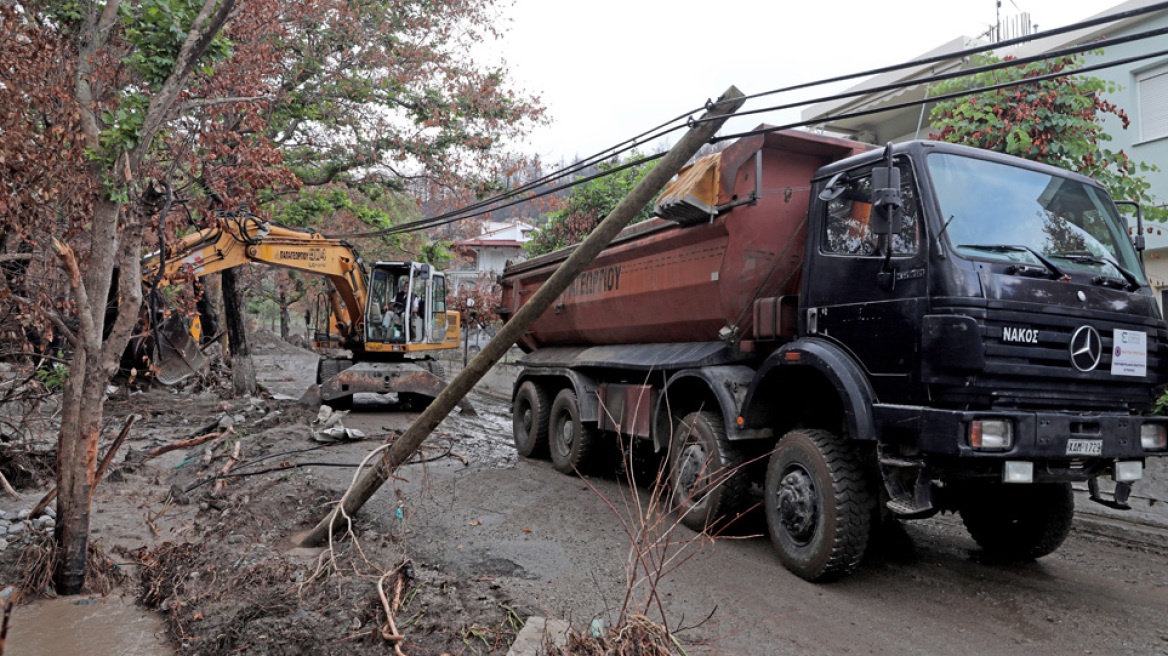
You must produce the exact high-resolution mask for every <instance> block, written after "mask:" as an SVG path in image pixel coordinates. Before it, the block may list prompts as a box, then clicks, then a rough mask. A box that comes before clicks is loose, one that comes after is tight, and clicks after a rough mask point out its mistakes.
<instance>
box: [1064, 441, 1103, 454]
mask: <svg viewBox="0 0 1168 656" xmlns="http://www.w3.org/2000/svg"><path fill="white" fill-rule="evenodd" d="M1067 455H1068V456H1101V455H1103V440H1067Z"/></svg>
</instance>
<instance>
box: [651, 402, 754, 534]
mask: <svg viewBox="0 0 1168 656" xmlns="http://www.w3.org/2000/svg"><path fill="white" fill-rule="evenodd" d="M669 486H670V490H671V493H672V499H673V507H674V508H676V509H677V512H678V515H679V516H680V517H681V523H682V524H685V525H686V526H688V527H690V528H691V529H693V530H695V531H705V530H706V529H709V528H713V527H715V526H719V527H725V525H726V522H725V521H720V520H723V518H726V519H729V520H733V519H734V514H735V513H737V512H738V511H739V510H740V509H741V508H742V507H743V506H744V505H745V501H746V497H747V495H748V494H749V492H750V479H749V477H748V476H747V473H746V467H745V458H744V457H743V456H742V454H741V452H739V451H738V449H736V448H734V446H733V445H731V444H730V440H728V439H726V428H725V426H723V424H722V415H721V414H719V413H717V412H711V411H703V412H694V413H690V414H689V415H686V416H685V417H683V418H682V420H681V421H680V422H679V423H678V425H677V428H676V429H675V431H674V435H673V443H672V445H671V446H670V449H669Z"/></svg>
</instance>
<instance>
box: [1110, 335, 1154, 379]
mask: <svg viewBox="0 0 1168 656" xmlns="http://www.w3.org/2000/svg"><path fill="white" fill-rule="evenodd" d="M1147 344H1148V335H1147V333H1143V332H1140V331H1138V330H1118V329H1117V330H1115V331H1114V332H1113V337H1112V339H1111V347H1112V350H1111V375H1112V376H1139V377H1141V378H1142V377H1144V376H1146V375H1148V346H1147Z"/></svg>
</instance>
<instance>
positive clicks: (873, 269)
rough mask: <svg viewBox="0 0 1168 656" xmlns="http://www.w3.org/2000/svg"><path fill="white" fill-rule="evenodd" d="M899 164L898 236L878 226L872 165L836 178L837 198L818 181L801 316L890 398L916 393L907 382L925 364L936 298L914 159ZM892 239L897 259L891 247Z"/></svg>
mask: <svg viewBox="0 0 1168 656" xmlns="http://www.w3.org/2000/svg"><path fill="white" fill-rule="evenodd" d="M896 166H897V168H898V169H900V178H901V180H900V190H901V200H902V206H901V209H900V210H898V211H897V212H896V213H895V214H894V216H893V219H892V228H893V229H892V234H891V235H890V236H891V240H889V239H888V236H889V235H887V228H885V229H884V233H885V234H884V236H883V237H882V236H881V234H879V233H878V231H877V230H876V229H875V228H874V226H875V225H877V224H879V223H880V222H881V221H880V220H879V219H878V217H877V216H876V211H877V210H875V209H874V208H873V205H872V203H873V184H872V182H873V179H872V178H873V176H872V169H873V166H872V165H868V166H865V167H861V168H858V169H855V170H852V171H848V172H847V173H845V174H844V175H843V177H841V178H839V179H833V181H832V182H834V183H835V184H837V185H843V186H844V188H843V190H842V193H838V195H836V197H835V198H831V199H824V198H820V197H819V196H820V195H821V194H820V192H821V191H822V190H823V189H824V187H825V184H826V183H823V182H821V183H820V184H818V185H816V188H815V190H814V193H813V194H812V204H811V212H812V216H811V217H810V218H811V228H812V229H811V230H810V231H809V234H808V246H807V254H808V255H809V257H807V258H806V260H805V262H806V263H807V267H806V275H805V276H804V279H803V293H802V299H803V303H802V305H803V308H804V310H803V316H802V317H800V319H801V322H802V323H803V328H804V330H803V334H806V335H815V336H819V337H823V338H826V339H829V340H831V341H833V342H836V343H838V344H839V345H841V346H842V347H844V348H845V349H847V350H848V351H850V352H851V353H852V354H853V355H854V356H855V358H856V359H857V360H858V361H859V363H860V364H861V365H862V366H863V367H864V369H865V370H866V371H867V372H868V374H869V375H870V376H871V377H872V383H873V386H874V387H875V388H876V391H877V393H878V394H880V395H881V398H883V399H887V400H893V399H895V398H896V397H898V396H903V395H905V394H907V393H909V390H908V389H906V387H907V385H906V383H907V382H909V380H908V379H909V378H910V376H911V375H912V374H913V373H914V372H915V371H916V370H917V368H918V366H919V360H920V355H919V351H920V338H919V334H920V325H921V317H922V316H923V315H924V313H925V311H926V307H927V298H928V276H927V275H926V274H927V269H926V263H927V252H926V251H927V240H926V239H925V232H924V221H923V219H922V213H921V207H920V202H919V197H918V194H917V185H916V183H915V177H914V176H913V171H912V167H911V166H910V164H909V162H908V161H907V160H902V159H901V158H897V160H896ZM835 191H836V192H839V191H840V190H839V189H838V188H837V189H835ZM824 195H826V196H831V195H832V194H831V193H827V194H824ZM889 241H891V249H892V254H891V257H887V253H886V252H885V251H886V248H887V244H888V242H889ZM882 392H883V393H882Z"/></svg>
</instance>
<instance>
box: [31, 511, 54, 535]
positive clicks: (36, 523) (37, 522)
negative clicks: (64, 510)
mask: <svg viewBox="0 0 1168 656" xmlns="http://www.w3.org/2000/svg"><path fill="white" fill-rule="evenodd" d="M52 520H53V518H52V517H46V516H44V515H41V516H40V517H37V518H36V519H34V520H32V525H33V528H35V529H37V530H38V531H41V530H44V528H45V525H47V524H48V523H49V522H51V521H52Z"/></svg>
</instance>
